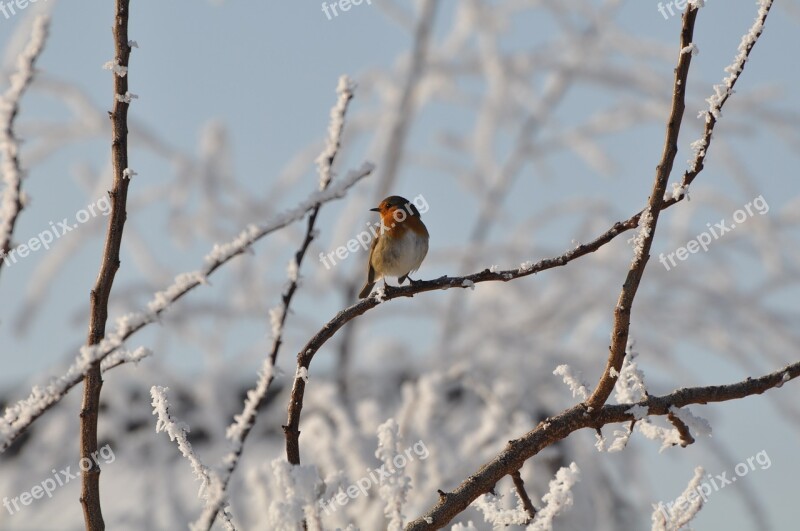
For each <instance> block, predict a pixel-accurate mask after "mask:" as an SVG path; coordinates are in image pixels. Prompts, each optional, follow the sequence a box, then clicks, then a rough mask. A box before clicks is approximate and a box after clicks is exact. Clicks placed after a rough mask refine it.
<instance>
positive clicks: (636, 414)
mask: <svg viewBox="0 0 800 531" xmlns="http://www.w3.org/2000/svg"><path fill="white" fill-rule="evenodd" d="M625 413H629V414H631V415H633V418H635V419H636V420H641V419H643V418H645V417H647V415H649V414H650V408H648V407H647V406H641V405H638V404H637V405H635V406H633V407H632V408H630V409H629V410H627V411H626V412H625Z"/></svg>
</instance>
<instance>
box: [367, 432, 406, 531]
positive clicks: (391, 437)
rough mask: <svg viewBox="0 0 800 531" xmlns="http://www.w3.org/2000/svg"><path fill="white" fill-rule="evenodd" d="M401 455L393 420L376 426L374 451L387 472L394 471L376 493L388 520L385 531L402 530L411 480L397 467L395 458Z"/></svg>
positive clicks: (398, 436)
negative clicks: (376, 436) (404, 509)
mask: <svg viewBox="0 0 800 531" xmlns="http://www.w3.org/2000/svg"><path fill="white" fill-rule="evenodd" d="M402 454H403V448H402V444H401V442H400V426H398V425H397V422H395V420H394V419H389V420H387V421H386V422H384V423H383V424H381V425H380V426H378V449H377V450H375V457H377V458H378V459H379V460H380V461H381V462H382V463H383V464H384V465H385V466H386V467H387V468H388V469H389V470H396V472H397V473H396V474H392V475H390V476H389V477H388V478H385V480H384V479H383V478H382V479H381V482H380V486H379V487H378V492H379V494H380V497H381V498H382V499H383V501H384V503H385V506H384V508H383V513H384V514H385V515H386V519H387V520H388V524H387V527H386V529H387V531H401V530H402V529H403V505H404V504H405V502H406V499H407V497H408V491H409V490H410V489H411V478H409V477H408V476H407V475H405V474H404V473H403V470H402V468H400V467H397V465H396V462H397V461H396V460H395V458H396V457H397V456H398V455H402Z"/></svg>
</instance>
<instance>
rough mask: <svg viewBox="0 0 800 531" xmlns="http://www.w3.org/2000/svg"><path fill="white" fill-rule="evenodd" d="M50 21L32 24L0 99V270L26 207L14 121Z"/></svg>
mask: <svg viewBox="0 0 800 531" xmlns="http://www.w3.org/2000/svg"><path fill="white" fill-rule="evenodd" d="M49 27H50V18H49V17H47V16H43V15H40V16H38V17H36V19H35V20H34V21H33V30H32V32H31V39H30V41H29V42H28V45H27V46H26V47H25V49H24V50H23V51H22V53H21V54H20V55H19V57H18V58H17V71H16V72H15V73H14V74H13V75H12V76H11V86H9V87H8V89H7V90H6V91H5V93H4V94H3V95H2V96H0V158H2V160H0V175H2V178H3V185H4V188H3V193H2V196H0V269H2V268H3V263H4V262H5V260H3V259H4V258H5V256H6V255H7V254H8V253H9V252H10V251H11V239H12V237H13V235H14V226H15V225H16V223H17V218H18V217H19V213H20V212H21V211H22V209H23V208H24V207H25V200H24V197H23V193H22V178H23V171H22V165H21V163H20V160H19V139H18V138H17V137H16V135H15V133H14V121H15V120H16V117H17V114H18V113H19V104H20V101H21V100H22V96H23V95H24V94H25V91H26V90H27V89H28V87H29V86H30V84H31V81H33V75H34V71H35V69H34V66H35V64H36V60H37V59H38V58H39V56H40V55H41V54H42V50H44V44H45V41H46V40H47V34H48V30H49Z"/></svg>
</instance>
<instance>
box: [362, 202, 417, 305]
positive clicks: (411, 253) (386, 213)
mask: <svg viewBox="0 0 800 531" xmlns="http://www.w3.org/2000/svg"><path fill="white" fill-rule="evenodd" d="M370 211H371V212H378V213H380V215H381V230H380V232H379V233H378V234H377V236H376V237H375V239H373V240H372V247H371V248H370V250H369V262H368V263H367V282H366V284H364V288H363V289H362V290H361V293H359V294H358V296H359V298H361V299H364V298H366V297H367V296H369V294H370V293H371V292H372V288H373V286H375V282H376V281H377V280H379V279H380V278H383V283H384V285H386V277H398V279H397V280H398V282H400V284H402V283H403V282H405V280H406V279H407V278H408V280H409V281H410V282H411V283H413V282H414V281H413V280H412V279H411V278H410V277H409V276H408V275H409V273H411V272H413V271H416V270H417V269H419V266H420V265H422V261H423V260H424V259H425V255H426V254H428V240H429V239H430V236H429V235H428V228H427V227H426V226H425V224H424V223H423V222H422V219H421V217H420V214H419V210H417V207H416V206H414V204H413V203H412V202H410V201H409V200H407V199H406V198H404V197H401V196H399V195H391V196H389V197H387V198H386V199H384V200H383V201H381V203H380V204H379V205H378V206H377V207H375V208H370Z"/></svg>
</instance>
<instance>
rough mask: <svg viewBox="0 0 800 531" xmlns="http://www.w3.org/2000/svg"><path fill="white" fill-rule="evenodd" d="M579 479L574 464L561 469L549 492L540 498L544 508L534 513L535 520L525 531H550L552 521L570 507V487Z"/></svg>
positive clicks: (552, 481) (578, 473) (578, 471)
mask: <svg viewBox="0 0 800 531" xmlns="http://www.w3.org/2000/svg"><path fill="white" fill-rule="evenodd" d="M579 479H580V470H579V469H578V465H576V464H575V463H574V462H572V463H570V465H569V467H561V468H560V469H559V470H558V472H556V477H555V479H553V480H551V481H550V490H549V491H548V493H547V494H545V495H544V496H543V497H542V501H543V502H544V503H545V505H544V507H542V508H541V509H539V511H538V512H537V513H536V518H535V519H534V521H533V522H532V523H531V524H530V525H529V526H528V527H527V531H550V530H552V529H553V519H554V518H555V517H556V516H557V515H558V514H559V513H561V512H563V511H564V510H566V509H568V508H569V507H571V506H572V487H573V486H574V485H575V483H577V482H578V480H579Z"/></svg>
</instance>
